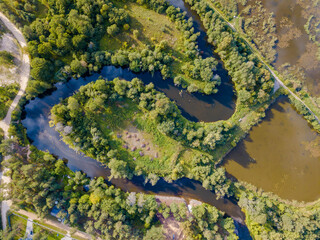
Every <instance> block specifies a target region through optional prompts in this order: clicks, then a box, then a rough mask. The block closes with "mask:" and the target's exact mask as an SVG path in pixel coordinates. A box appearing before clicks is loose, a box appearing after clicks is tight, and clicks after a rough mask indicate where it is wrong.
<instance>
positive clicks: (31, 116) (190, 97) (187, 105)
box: [22, 0, 251, 239]
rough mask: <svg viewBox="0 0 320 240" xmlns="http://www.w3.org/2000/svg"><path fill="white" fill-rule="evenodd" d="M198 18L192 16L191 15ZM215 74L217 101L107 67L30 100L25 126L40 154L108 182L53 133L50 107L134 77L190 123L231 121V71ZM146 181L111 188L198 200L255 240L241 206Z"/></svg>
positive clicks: (207, 50)
mask: <svg viewBox="0 0 320 240" xmlns="http://www.w3.org/2000/svg"><path fill="white" fill-rule="evenodd" d="M172 4H173V5H175V6H176V7H180V8H181V9H182V10H186V11H187V16H188V17H190V16H193V13H192V12H191V11H190V9H188V8H186V7H185V5H184V3H183V1H181V0H178V1H177V0H172ZM193 17H194V16H193ZM195 30H196V31H200V33H201V35H200V37H199V41H198V45H199V49H200V51H201V53H202V56H203V57H208V56H212V54H213V51H212V49H211V46H209V45H208V44H207V43H206V41H205V33H204V32H203V31H202V27H201V23H200V21H199V19H196V22H195ZM217 73H218V74H219V75H220V76H221V80H222V84H221V85H220V86H219V92H218V93H217V94H215V95H214V96H212V95H210V96H204V95H202V94H198V93H196V94H189V93H188V92H186V91H185V90H183V89H181V88H178V87H176V86H174V85H173V81H172V79H171V80H162V77H161V75H160V74H159V73H155V74H154V75H151V74H149V73H141V74H134V73H132V72H130V71H129V70H127V69H122V68H115V67H112V66H108V67H104V68H103V69H102V71H101V73H100V74H94V75H92V76H90V77H86V78H80V79H78V80H75V79H71V80H70V81H68V82H67V83H64V84H61V83H60V84H56V85H55V88H56V89H55V90H53V91H51V92H50V93H49V94H47V95H46V96H44V97H42V98H36V99H34V100H31V101H30V102H29V103H28V104H27V105H26V106H25V113H26V114H25V115H26V118H25V119H24V120H23V121H22V123H23V125H24V126H25V127H26V129H27V135H28V137H29V139H31V141H32V142H33V145H35V146H36V147H37V148H38V149H40V150H44V151H49V152H50V153H52V154H54V155H56V156H57V157H59V158H62V159H67V160H68V167H69V168H70V169H71V170H73V171H77V170H81V171H83V172H85V173H86V174H87V175H88V176H89V177H99V176H102V177H104V178H105V179H106V178H107V177H108V176H109V172H108V169H106V168H104V167H103V166H101V164H100V163H99V162H97V161H96V160H94V159H92V158H89V157H86V156H84V155H83V154H78V153H76V152H75V151H74V150H72V149H71V148H69V147H68V146H67V145H66V144H65V143H64V142H63V141H61V137H60V136H59V133H58V132H56V131H55V130H54V128H50V126H49V121H50V118H49V115H50V110H51V108H52V107H53V106H54V105H55V104H58V103H59V102H60V100H61V99H64V98H66V97H69V96H71V95H72V94H74V92H75V91H77V90H78V89H79V88H80V87H81V86H82V85H85V84H88V83H89V82H91V81H95V80H96V79H97V78H98V77H99V76H100V75H102V76H103V77H105V78H107V79H109V80H111V79H113V78H115V77H120V78H123V79H126V80H131V79H132V78H134V77H138V78H140V79H141V80H142V81H143V82H144V83H145V84H147V83H149V82H153V83H154V85H155V88H156V89H157V90H159V91H162V92H164V93H165V94H166V95H167V96H168V97H169V98H170V99H171V100H174V101H175V102H176V104H177V105H178V107H179V109H180V110H181V112H182V115H183V116H184V117H186V118H187V119H189V120H191V121H204V122H212V121H217V120H222V119H228V118H229V117H230V116H231V115H232V114H233V112H234V109H235V101H234V100H235V95H234V92H233V85H232V83H231V80H230V77H229V76H228V74H227V71H226V70H224V69H223V67H222V63H221V62H219V65H218V69H217ZM143 183H144V179H143V178H142V177H134V178H133V179H132V180H131V181H129V180H126V179H113V180H112V181H111V184H113V185H115V186H116V187H119V188H121V189H122V190H124V191H130V192H144V193H147V194H158V195H166V196H181V197H183V198H185V199H187V200H188V199H197V200H200V201H202V202H206V203H208V204H211V205H213V206H216V207H217V208H218V209H220V210H221V211H223V212H225V213H226V214H227V215H229V216H231V217H232V218H233V219H234V220H235V223H236V228H237V233H238V235H239V237H240V239H251V237H250V234H249V231H248V229H247V228H246V226H245V225H244V219H245V215H244V213H243V212H242V211H241V209H240V207H239V206H237V205H236V204H235V203H233V202H231V201H230V200H227V199H219V200H216V195H215V194H214V193H213V192H211V191H209V190H205V189H204V188H203V187H202V186H201V184H200V183H199V182H196V181H193V180H190V179H187V178H182V179H179V180H177V181H174V182H173V183H167V182H165V181H164V180H163V179H160V180H159V181H158V183H157V184H156V185H155V186H151V185H150V184H146V185H144V184H143Z"/></svg>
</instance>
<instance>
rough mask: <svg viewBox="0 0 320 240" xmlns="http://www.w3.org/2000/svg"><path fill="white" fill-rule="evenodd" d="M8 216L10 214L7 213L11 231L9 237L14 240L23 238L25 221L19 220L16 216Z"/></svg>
mask: <svg viewBox="0 0 320 240" xmlns="http://www.w3.org/2000/svg"><path fill="white" fill-rule="evenodd" d="M10 214H11V213H8V215H9V216H10V217H9V219H10V226H11V231H10V234H9V235H10V236H12V237H13V239H14V240H18V239H20V238H23V237H24V236H25V233H26V227H27V220H25V219H23V218H20V217H18V216H16V215H10ZM23 217H25V216H23ZM26 218H27V217H26Z"/></svg>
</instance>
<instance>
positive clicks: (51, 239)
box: [33, 223, 64, 240]
mask: <svg viewBox="0 0 320 240" xmlns="http://www.w3.org/2000/svg"><path fill="white" fill-rule="evenodd" d="M41 224H42V223H41ZM48 227H49V226H48ZM51 227H52V226H50V228H51ZM59 230H60V229H59ZM33 232H34V235H35V236H41V237H44V236H45V237H46V239H47V240H60V239H61V238H63V237H64V236H63V235H60V234H59V236H57V233H56V232H53V231H49V230H48V229H46V228H43V227H40V226H39V225H36V224H34V225H33ZM60 232H61V231H60Z"/></svg>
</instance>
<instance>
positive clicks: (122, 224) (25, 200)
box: [1, 139, 237, 239]
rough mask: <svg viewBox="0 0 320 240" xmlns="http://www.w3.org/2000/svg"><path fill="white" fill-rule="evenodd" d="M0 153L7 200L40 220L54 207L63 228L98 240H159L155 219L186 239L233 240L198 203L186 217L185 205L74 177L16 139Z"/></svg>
mask: <svg viewBox="0 0 320 240" xmlns="http://www.w3.org/2000/svg"><path fill="white" fill-rule="evenodd" d="M1 151H2V153H3V154H5V155H8V154H10V155H11V158H9V159H8V160H6V161H5V162H4V165H5V166H6V167H7V168H9V175H10V177H11V179H12V181H11V182H10V184H9V186H7V187H8V190H9V191H8V193H9V196H8V197H9V198H10V199H12V200H13V202H14V203H15V204H17V205H18V206H19V207H22V208H24V207H28V208H32V209H34V210H35V211H36V212H37V214H39V215H40V216H41V217H45V216H47V215H49V214H50V211H51V210H52V209H53V208H54V207H55V208H58V209H60V211H59V213H58V215H57V217H59V218H61V219H65V223H67V224H70V225H71V226H75V227H80V228H82V229H84V230H85V231H86V232H87V233H89V234H92V235H94V236H99V237H101V238H103V239H133V238H134V239H164V238H163V236H162V229H161V227H159V221H158V216H162V218H168V217H170V216H172V217H174V218H175V219H176V220H177V221H180V222H181V223H183V224H184V225H185V229H186V235H187V236H188V239H194V237H197V238H199V239H212V236H216V237H218V238H217V239H222V236H221V235H220V233H218V232H217V231H218V229H219V228H220V229H222V230H223V231H224V233H223V235H225V234H227V235H229V238H228V239H237V237H236V235H235V234H234V233H233V232H234V229H235V227H234V224H233V222H232V219H230V218H224V214H223V213H221V212H219V211H218V210H217V209H216V208H215V207H212V206H209V205H206V204H202V205H200V206H197V207H194V208H193V213H192V215H189V214H188V210H187V208H186V206H185V205H177V204H172V205H171V206H170V207H167V206H166V205H164V204H161V205H160V206H159V204H158V203H157V201H156V199H155V197H154V196H151V195H145V194H143V193H134V192H132V193H125V192H123V191H121V190H120V189H117V188H115V187H113V186H108V185H107V184H106V183H105V181H104V179H103V178H101V177H100V178H97V179H92V180H90V179H89V178H87V177H86V176H85V175H84V174H82V173H81V172H75V173H73V172H71V171H70V169H69V168H68V167H67V166H66V165H65V163H64V162H63V161H62V160H57V159H56V158H54V157H53V156H52V155H50V154H49V153H46V152H41V151H39V150H37V149H36V148H35V147H31V148H30V151H31V153H30V154H29V155H28V154H27V152H28V149H26V148H25V149H23V148H20V147H19V146H18V144H17V142H16V141H15V139H10V140H7V141H5V142H4V143H3V144H1ZM217 224H218V225H217ZM151 236H153V237H155V238H150V237H151Z"/></svg>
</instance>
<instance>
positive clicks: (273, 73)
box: [209, 3, 320, 124]
mask: <svg viewBox="0 0 320 240" xmlns="http://www.w3.org/2000/svg"><path fill="white" fill-rule="evenodd" d="M209 5H210V6H211V7H212V9H213V10H214V11H215V12H217V13H218V14H219V15H220V17H221V18H222V19H223V20H224V21H225V22H226V23H227V24H228V26H229V27H230V28H231V29H232V30H233V31H234V32H237V33H238V34H239V35H240V37H241V38H242V39H243V40H244V41H245V42H246V44H247V45H248V46H249V47H250V49H251V51H252V52H254V53H255V54H256V56H257V57H258V58H259V60H260V61H261V62H262V63H263V64H264V65H265V66H266V68H267V69H268V70H269V72H270V73H271V74H272V76H273V77H274V79H275V80H276V81H277V82H278V84H279V85H280V86H281V87H283V88H284V89H285V90H287V91H288V92H289V93H290V95H291V96H293V97H294V98H295V99H296V100H298V101H299V102H300V103H302V104H303V105H304V106H305V107H306V108H307V109H308V111H309V112H310V113H311V114H312V115H313V116H314V117H315V119H316V120H317V121H318V123H319V124H320V119H319V117H318V116H317V115H316V114H315V113H314V112H313V111H312V110H311V109H310V108H309V107H308V105H307V104H306V103H305V102H304V101H303V100H302V99H301V98H299V97H298V96H297V95H296V94H295V93H294V92H292V91H291V90H290V89H289V88H288V87H287V86H286V85H285V84H284V83H283V82H282V80H281V79H280V78H279V77H278V76H277V74H276V73H275V72H274V71H273V70H272V69H271V67H270V66H269V64H268V63H266V61H265V60H263V58H262V56H261V54H260V53H259V52H258V51H257V50H256V49H255V48H254V47H252V45H251V43H250V42H249V41H248V40H247V39H246V38H245V36H243V34H242V33H241V32H239V31H237V29H236V28H235V27H234V25H233V24H232V23H230V22H229V21H228V20H227V19H226V18H225V16H224V15H223V13H222V12H221V11H220V10H219V9H217V8H216V7H215V6H214V5H213V4H211V3H209ZM279 85H277V84H276V83H275V89H276V88H277V87H278V86H279Z"/></svg>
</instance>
